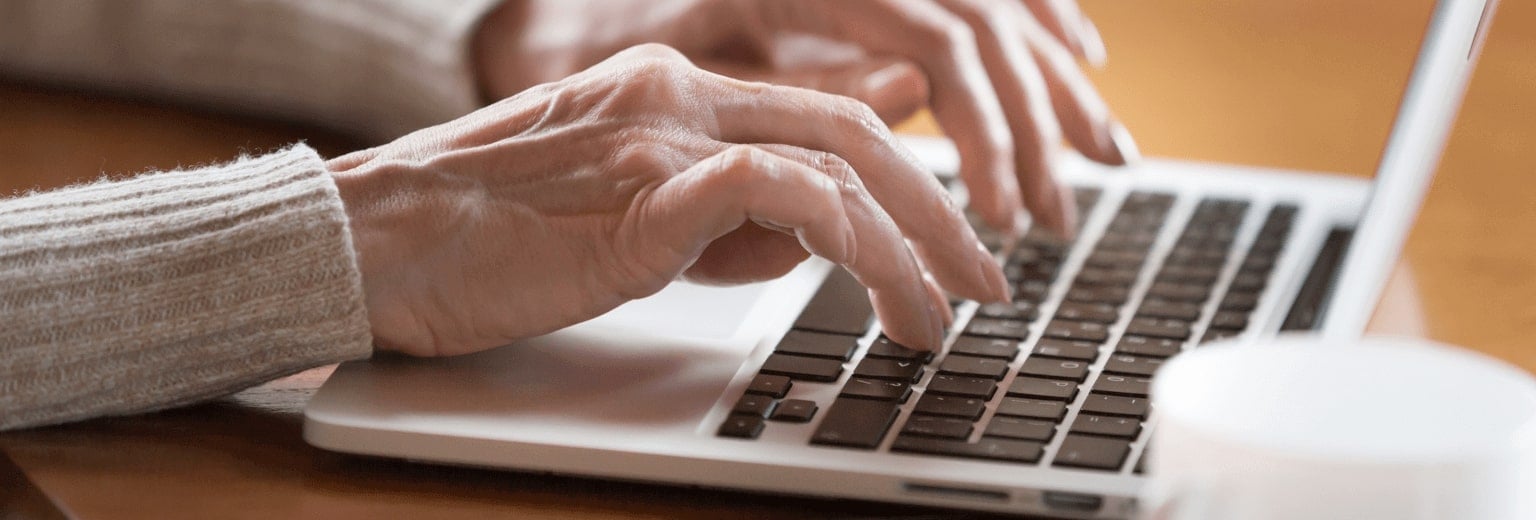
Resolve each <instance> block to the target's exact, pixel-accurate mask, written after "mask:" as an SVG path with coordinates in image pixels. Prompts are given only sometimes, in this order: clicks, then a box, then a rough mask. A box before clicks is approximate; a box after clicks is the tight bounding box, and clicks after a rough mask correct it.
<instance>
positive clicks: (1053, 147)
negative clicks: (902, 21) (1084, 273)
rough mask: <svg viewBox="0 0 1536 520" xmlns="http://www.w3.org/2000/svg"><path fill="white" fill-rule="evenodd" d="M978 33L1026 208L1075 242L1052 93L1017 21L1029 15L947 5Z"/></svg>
mask: <svg viewBox="0 0 1536 520" xmlns="http://www.w3.org/2000/svg"><path fill="white" fill-rule="evenodd" d="M942 4H943V5H944V6H945V7H946V8H948V9H951V10H953V11H954V12H955V13H956V14H957V15H959V16H960V17H961V18H963V19H965V20H966V22H967V23H969V24H971V26H972V27H974V28H976V35H977V42H978V45H979V46H980V48H981V56H982V62H983V63H985V64H986V66H987V73H988V75H989V76H991V78H992V82H993V84H994V85H996V87H997V88H996V90H997V92H998V101H999V102H1001V104H1002V105H1003V112H1004V113H1005V114H1007V116H1008V123H1009V127H1010V129H1011V130H1012V133H1013V136H1014V164H1015V167H1014V173H1015V178H1016V179H1017V180H1016V183H1017V185H1018V188H1017V189H1019V190H1020V191H1021V192H1022V197H1023V199H1024V205H1025V206H1026V207H1028V208H1029V211H1030V213H1031V214H1032V215H1034V216H1035V222H1036V223H1038V224H1040V225H1042V226H1044V227H1045V228H1047V229H1050V230H1052V231H1053V232H1055V233H1056V234H1057V235H1059V236H1062V237H1065V238H1070V237H1071V236H1072V233H1073V231H1074V230H1075V229H1076V228H1077V226H1076V222H1075V220H1076V216H1077V210H1076V208H1075V207H1074V204H1075V203H1074V202H1073V201H1071V200H1065V201H1064V199H1063V198H1062V197H1061V193H1062V192H1063V191H1064V190H1063V189H1062V187H1061V185H1060V184H1059V183H1058V182H1057V181H1056V178H1055V176H1054V175H1053V171H1054V166H1055V164H1056V161H1055V159H1056V152H1057V151H1058V149H1059V147H1060V146H1061V145H1060V143H1061V130H1060V124H1059V123H1058V122H1057V121H1056V116H1055V113H1054V108H1053V107H1052V106H1051V102H1050V90H1049V87H1047V86H1046V84H1045V78H1044V77H1043V76H1041V74H1040V68H1039V66H1038V65H1037V64H1036V63H1035V60H1034V57H1033V56H1032V55H1031V54H1030V52H1029V48H1028V47H1027V46H1026V45H1025V43H1024V40H1023V39H1022V38H1018V37H1017V36H1018V34H1019V32H1020V30H1021V28H1020V27H1019V24H1018V21H1017V17H1018V16H1020V15H1022V16H1028V14H1027V13H1024V12H1023V8H1022V7H1020V6H1018V5H1013V4H1004V3H997V2H990V1H987V0H942Z"/></svg>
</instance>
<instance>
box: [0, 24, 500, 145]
mask: <svg viewBox="0 0 1536 520" xmlns="http://www.w3.org/2000/svg"><path fill="white" fill-rule="evenodd" d="M497 3H498V0H325V1H319V2H317V1H311V0H276V1H270V0H269V1H259V0H229V1H223V2H217V3H209V2H203V1H200V0H9V1H6V2H3V3H0V72H3V73H6V74H9V75H14V76H21V77H26V78H31V79H37V80H42V81H49V82H57V83H66V84H71V85H83V86H88V87H91V88H97V89H107V90H114V91H121V92H126V93H132V94H136V95H149V96H154V97H164V98H168V99H175V100H178V101H182V102H190V103H195V104H203V105H211V106H216V107H219V108H222V109H227V110H236V111H245V112H253V113H260V114H263V115H269V116H275V117H279V118H285V119H293V120H302V121H307V122H313V123H318V124H322V125H325V126H329V127H333V128H338V129H341V130H344V131H348V132H352V133H355V134H357V135H363V136H368V137H373V138H392V137H394V136H398V135H400V134H403V133H405V132H409V131H411V130H415V129H417V128H420V127H423V126H427V125H430V124H434V123H437V122H441V121H445V120H448V119H451V118H453V117H456V116H458V115H461V114H464V113H467V112H469V111H471V110H473V109H474V108H476V107H478V106H479V105H480V104H481V102H482V99H481V97H480V94H479V90H478V88H477V85H476V81H477V80H476V76H475V71H474V70H473V63H472V61H473V60H472V52H471V50H470V48H469V47H470V45H471V44H472V40H473V34H472V33H473V32H474V30H475V29H476V26H477V24H478V23H479V21H480V18H481V17H482V16H484V15H485V14H486V13H487V12H488V11H490V10H491V9H493V8H494V7H495V5H496V4H497Z"/></svg>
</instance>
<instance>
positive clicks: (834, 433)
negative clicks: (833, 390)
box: [811, 398, 898, 450]
mask: <svg viewBox="0 0 1536 520" xmlns="http://www.w3.org/2000/svg"><path fill="white" fill-rule="evenodd" d="M897 411H898V410H897V408H896V404H895V403H890V402H886V401H872V400H869V399H844V398H839V399H837V400H836V401H833V402H832V407H830V408H828V409H827V413H826V415H823V416H822V418H821V424H819V425H817V426H816V433H814V434H812V435H811V444H822V445H830V446H845V447H849V448H862V449H866V450H872V449H875V447H876V446H879V445H880V440H881V439H884V438H885V432H886V431H887V430H890V429H891V423H894V422H896V413H897Z"/></svg>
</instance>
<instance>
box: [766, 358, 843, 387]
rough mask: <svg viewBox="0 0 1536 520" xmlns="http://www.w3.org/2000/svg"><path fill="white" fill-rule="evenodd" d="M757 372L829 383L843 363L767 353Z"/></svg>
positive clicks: (837, 374)
mask: <svg viewBox="0 0 1536 520" xmlns="http://www.w3.org/2000/svg"><path fill="white" fill-rule="evenodd" d="M759 372H761V373H764V374H769V375H776V376H785V377H788V378H790V379H803V380H806V381H817V382H823V383H830V382H832V381H837V377H838V376H840V375H842V374H843V363H842V362H841V361H838V360H835V359H826V358H814V357H806V356H796V355H792V354H779V353H774V354H769V355H768V360H767V361H764V362H763V368H762V369H761V370H759Z"/></svg>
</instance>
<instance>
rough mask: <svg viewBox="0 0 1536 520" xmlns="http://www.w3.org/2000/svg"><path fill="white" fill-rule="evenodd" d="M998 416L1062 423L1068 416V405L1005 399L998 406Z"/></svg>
mask: <svg viewBox="0 0 1536 520" xmlns="http://www.w3.org/2000/svg"><path fill="white" fill-rule="evenodd" d="M997 415H1007V416H1010V417H1028V418H1030V419H1042V420H1047V421H1060V420H1061V418H1062V417H1066V416H1067V403H1063V402H1061V401H1046V400H1042V399H1029V398H1025V397H1004V398H1003V402H1001V403H998V404H997Z"/></svg>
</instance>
